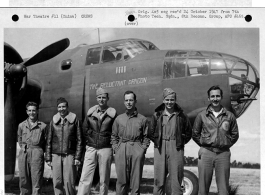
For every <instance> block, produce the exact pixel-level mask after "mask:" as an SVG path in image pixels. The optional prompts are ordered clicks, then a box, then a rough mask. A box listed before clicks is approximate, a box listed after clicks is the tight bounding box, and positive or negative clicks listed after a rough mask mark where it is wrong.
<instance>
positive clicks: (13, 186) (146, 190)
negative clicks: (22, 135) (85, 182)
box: [5, 177, 217, 195]
mask: <svg viewBox="0 0 265 195" xmlns="http://www.w3.org/2000/svg"><path fill="white" fill-rule="evenodd" d="M116 181H117V179H116V178H111V179H110V183H109V191H110V192H115V189H116ZM153 184H154V179H152V178H143V179H142V182H141V194H152V193H153ZM98 189H99V188H98V186H97V187H94V188H93V189H92V194H98ZM19 193H20V190H19V178H18V177H15V178H14V179H13V180H12V181H11V182H9V183H7V184H6V185H5V194H13V195H19ZM42 194H43V195H45V194H49V195H54V192H53V184H52V179H51V178H49V179H44V181H43V188H42ZM209 195H217V193H213V192H210V193H209Z"/></svg>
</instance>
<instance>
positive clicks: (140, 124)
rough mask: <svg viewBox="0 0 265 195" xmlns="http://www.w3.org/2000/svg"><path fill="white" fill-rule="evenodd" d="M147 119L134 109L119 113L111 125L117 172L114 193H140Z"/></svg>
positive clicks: (146, 143)
mask: <svg viewBox="0 0 265 195" xmlns="http://www.w3.org/2000/svg"><path fill="white" fill-rule="evenodd" d="M147 134H148V125H147V119H146V118H145V117H144V116H143V115H141V114H139V113H138V112H137V111H135V112H134V113H133V114H132V115H131V116H128V115H127V114H126V113H124V114H121V115H119V116H118V117H117V118H116V120H115V121H114V123H113V126H112V136H111V139H112V147H113V149H114V151H115V167H116V172H117V183H116V194H117V195H126V194H128V192H129V189H131V195H133V194H140V183H141V179H142V171H143V165H144V158H145V152H146V149H147V148H148V146H149V144H150V140H149V138H147Z"/></svg>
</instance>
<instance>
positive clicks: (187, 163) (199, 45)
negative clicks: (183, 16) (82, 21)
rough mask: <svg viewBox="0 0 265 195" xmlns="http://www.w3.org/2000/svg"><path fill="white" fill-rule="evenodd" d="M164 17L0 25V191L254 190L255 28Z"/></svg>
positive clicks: (257, 162)
mask: <svg viewBox="0 0 265 195" xmlns="http://www.w3.org/2000/svg"><path fill="white" fill-rule="evenodd" d="M132 13H133V12H132ZM150 21H152V19H151V20H150ZM164 21H165V20H164ZM168 21H170V20H168ZM207 21H208V20H207ZM138 22H139V18H138ZM170 22H171V23H169V24H168V26H167V25H164V26H163V25H162V26H156V25H154V26H153V27H150V26H147V27H143V26H141V27H128V26H127V27H124V26H123V27H122V26H121V27H111V28H110V27H105V26H104V27H100V26H97V25H95V26H91V25H88V26H89V27H88V28H85V27H84V26H83V25H82V27H76V26H75V27H71V25H70V26H69V27H65V26H66V25H65V20H64V23H63V25H62V26H63V27H60V26H58V27H57V28H56V27H54V24H53V25H52V27H47V25H46V26H45V27H42V26H41V25H30V27H25V26H22V27H19V28H16V27H13V26H12V27H9V26H4V27H3V45H4V47H3V50H2V51H3V62H4V63H3V67H4V68H3V72H4V74H3V77H4V82H3V88H2V89H3V92H2V93H3V94H4V97H3V102H4V106H3V107H4V109H3V110H4V112H3V114H4V117H3V118H4V127H3V128H4V133H2V135H3V136H4V137H3V138H2V139H3V140H4V143H3V147H4V149H3V152H4V158H3V160H2V161H3V167H2V168H3V170H4V175H5V176H4V178H5V181H4V191H5V194H14V195H18V194H42V195H44V194H56V195H57V194H66V195H68V194H69V195H75V194H78V195H81V194H110V195H115V194H146V195H150V194H177V195H178V194H180V195H182V194H183V195H197V194H198V193H199V194H201V195H202V194H205V195H206V194H209V195H217V194H227V195H228V194H229V195H232V194H233V195H259V194H261V175H262V174H261V172H260V169H261V164H262V155H261V137H260V135H261V121H260V117H261V115H260V111H261V105H260V104H261V95H260V92H261V91H260V90H261V85H260V83H261V81H260V79H261V65H260V63H261V60H260V57H261V52H260V48H261V47H264V46H262V43H261V36H262V35H261V29H260V28H259V26H255V25H254V26H251V27H245V26H243V27H239V26H238V25H237V26H236V27H233V26H232V25H228V26H224V27H223V26H217V25H216V26H214V27H213V26H211V27H207V24H205V25H204V26H201V25H200V26H199V27H185V26H184V27H182V26H181V25H179V26H178V25H175V26H174V23H173V22H172V21H170ZM262 32H263V31H262ZM263 33H264V32H263ZM263 44H264V43H263Z"/></svg>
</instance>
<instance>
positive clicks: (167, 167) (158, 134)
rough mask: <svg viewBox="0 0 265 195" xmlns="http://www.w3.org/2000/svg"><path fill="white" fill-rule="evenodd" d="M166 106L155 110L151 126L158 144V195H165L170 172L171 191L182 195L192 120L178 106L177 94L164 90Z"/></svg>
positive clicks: (156, 166) (155, 184) (156, 174)
mask: <svg viewBox="0 0 265 195" xmlns="http://www.w3.org/2000/svg"><path fill="white" fill-rule="evenodd" d="M163 97H164V100H163V103H162V104H161V105H160V106H158V107H157V108H156V109H155V113H154V115H153V116H152V120H151V124H150V138H151V140H152V141H153V142H154V192H153V194H154V195H160V194H165V187H166V185H165V184H166V177H167V174H168V173H169V176H170V179H171V180H170V181H171V185H170V186H171V192H172V194H174V195H182V194H183V190H182V188H181V183H182V180H183V176H184V145H185V144H186V143H188V142H189V141H190V139H191V134H192V129H191V125H190V121H189V118H188V117H187V115H186V114H184V112H183V110H182V109H181V107H180V106H179V105H178V104H177V103H176V102H177V96H176V92H175V91H173V90H172V89H171V88H166V89H164V91H163Z"/></svg>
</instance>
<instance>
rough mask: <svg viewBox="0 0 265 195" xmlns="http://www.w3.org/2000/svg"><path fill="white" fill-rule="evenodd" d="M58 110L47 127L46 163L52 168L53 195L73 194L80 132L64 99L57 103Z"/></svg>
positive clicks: (78, 125) (80, 144) (73, 115)
mask: <svg viewBox="0 0 265 195" xmlns="http://www.w3.org/2000/svg"><path fill="white" fill-rule="evenodd" d="M57 110H58V113H57V114H55V115H54V116H53V119H52V121H51V122H50V125H49V128H48V129H49V130H48V136H47V145H46V162H47V164H48V165H49V166H52V176H53V188H54V193H55V195H63V194H66V195H75V194H76V190H75V179H76V175H77V174H76V173H77V172H76V171H77V169H76V167H75V166H79V165H80V164H81V162H80V160H81V157H82V130H81V126H80V122H79V120H78V118H77V116H76V114H74V113H72V112H69V107H68V102H67V100H66V99H65V98H59V99H58V100H57Z"/></svg>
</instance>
